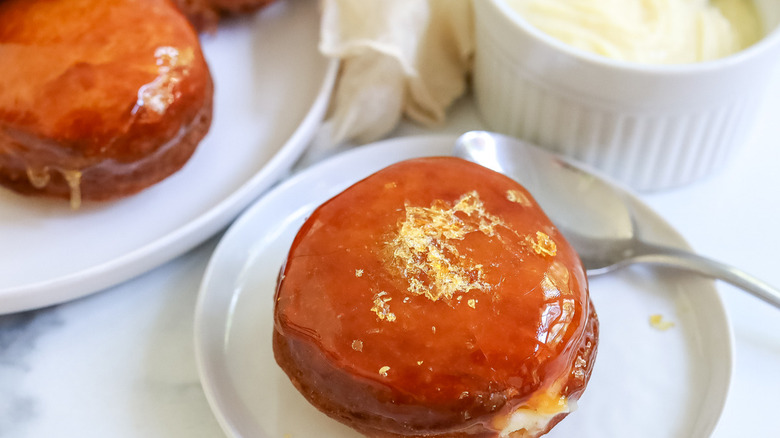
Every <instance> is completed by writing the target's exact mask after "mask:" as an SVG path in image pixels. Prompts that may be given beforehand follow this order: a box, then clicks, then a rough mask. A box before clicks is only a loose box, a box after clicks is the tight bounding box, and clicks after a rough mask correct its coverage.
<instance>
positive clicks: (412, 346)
mask: <svg viewBox="0 0 780 438" xmlns="http://www.w3.org/2000/svg"><path fill="white" fill-rule="evenodd" d="M597 344H598V318H597V316H596V312H595V310H594V308H593V304H592V302H591V299H590V295H589V292H588V283H587V277H586V275H585V272H584V269H583V267H582V263H581V262H580V259H579V257H578V256H577V254H576V252H575V251H574V250H573V249H572V247H571V246H570V245H569V244H568V243H567V242H566V240H565V239H564V237H563V236H562V235H561V234H560V232H559V231H558V230H557V229H556V227H555V226H554V225H553V224H552V223H551V221H550V220H549V218H548V217H547V216H546V215H545V214H544V212H543V211H542V210H541V209H540V207H539V205H538V204H537V203H536V201H535V200H534V199H533V197H532V196H531V195H530V193H528V191H527V190H525V188H523V187H522V186H521V185H519V184H518V183H517V182H515V181H513V180H511V179H510V178H508V177H506V176H504V175H501V174H499V173H496V172H494V171H492V170H489V169H486V168H484V167H481V166H479V165H477V164H474V163H471V162H467V161H464V160H461V159H459V158H455V157H428V158H418V159H412V160H407V161H402V162H400V163H397V164H394V165H391V166H389V167H386V168H384V169H382V170H380V171H378V172H376V173H374V174H372V175H371V176H369V177H367V178H366V179H363V180H361V181H359V182H358V183H356V184H354V185H352V186H351V187H349V188H347V189H346V190H344V191H343V192H341V193H340V194H338V195H336V196H335V197H333V198H332V199H330V200H328V201H327V202H325V203H324V204H322V205H321V206H319V207H318V208H317V209H315V210H314V212H313V213H312V214H311V216H310V217H309V218H308V219H307V220H306V221H305V223H304V224H303V225H302V227H301V228H300V230H299V231H298V233H297V235H296V236H295V238H294V240H293V242H292V245H291V248H290V251H289V254H288V256H287V258H286V261H285V263H284V265H283V267H282V269H281V271H280V275H279V280H278V282H277V288H276V293H275V301H274V328H273V351H274V357H275V359H276V362H277V364H278V365H279V367H280V368H281V369H282V370H283V371H284V373H285V374H286V375H287V377H289V379H290V381H291V382H292V384H293V385H294V386H295V388H296V389H297V390H298V391H299V392H300V393H301V394H302V395H303V396H304V397H305V398H306V399H307V400H308V401H309V402H310V403H311V404H312V405H314V406H315V407H316V408H318V409H319V410H320V411H322V412H324V413H325V414H326V415H328V416H330V417H332V418H334V419H336V420H338V421H340V422H342V423H344V424H346V425H348V426H350V427H352V428H353V429H355V430H357V431H359V432H361V433H363V434H364V435H366V436H369V437H453V438H454V437H513V438H520V437H523V438H532V437H538V436H541V435H543V434H545V433H547V432H548V431H549V430H550V429H551V428H552V427H553V426H554V425H555V424H556V423H558V422H559V421H561V420H562V419H563V418H564V417H565V416H566V415H567V414H568V413H570V412H571V411H572V410H573V409H574V408H575V407H576V404H577V400H578V399H579V397H580V395H581V394H582V392H583V391H584V389H585V387H586V385H587V382H588V380H589V378H590V375H591V371H592V367H593V364H594V361H595V358H596V351H597Z"/></svg>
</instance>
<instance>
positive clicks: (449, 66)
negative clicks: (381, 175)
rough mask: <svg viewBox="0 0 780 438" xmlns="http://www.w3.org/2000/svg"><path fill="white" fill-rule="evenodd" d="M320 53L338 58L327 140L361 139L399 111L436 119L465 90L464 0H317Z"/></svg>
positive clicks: (469, 49)
mask: <svg viewBox="0 0 780 438" xmlns="http://www.w3.org/2000/svg"><path fill="white" fill-rule="evenodd" d="M322 7H323V9H322V22H321V33H320V46H319V49H320V52H321V53H323V54H324V55H325V56H327V57H329V58H337V59H340V60H341V61H342V63H341V72H340V75H339V79H338V81H337V84H336V88H335V90H334V95H333V100H332V102H331V108H330V110H329V115H328V119H327V120H326V126H327V127H328V131H329V133H330V134H329V135H330V137H331V138H330V141H331V142H333V143H334V144H338V143H342V142H344V141H353V142H358V143H365V142H370V141H373V140H376V139H378V138H381V137H383V136H384V135H386V134H388V133H389V132H390V131H391V130H392V129H393V128H394V127H395V126H396V125H397V124H398V122H399V121H400V119H401V117H402V116H406V117H408V118H409V119H411V120H413V121H416V122H418V123H421V124H423V125H426V126H435V125H437V124H440V123H442V122H443V121H444V120H445V117H446V111H447V108H448V106H449V105H450V104H451V103H452V102H453V101H454V100H455V99H456V98H458V97H459V96H460V95H462V94H463V93H464V91H465V90H466V84H467V78H468V75H469V73H470V71H471V65H472V58H473V53H474V29H473V23H472V6H471V0H324V1H323V3H322Z"/></svg>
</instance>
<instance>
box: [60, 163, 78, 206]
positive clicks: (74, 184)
mask: <svg viewBox="0 0 780 438" xmlns="http://www.w3.org/2000/svg"><path fill="white" fill-rule="evenodd" d="M60 173H62V176H63V177H64V178H65V181H67V182H68V187H70V208H72V209H73V210H78V208H79V207H80V206H81V172H80V171H78V170H61V171H60Z"/></svg>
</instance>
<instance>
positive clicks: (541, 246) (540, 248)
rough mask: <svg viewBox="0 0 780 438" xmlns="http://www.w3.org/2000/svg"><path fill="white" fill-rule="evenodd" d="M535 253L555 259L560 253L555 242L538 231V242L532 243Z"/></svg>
mask: <svg viewBox="0 0 780 438" xmlns="http://www.w3.org/2000/svg"><path fill="white" fill-rule="evenodd" d="M531 245H532V247H533V249H534V252H535V253H537V254H539V255H547V256H550V257H554V256H555V254H557V253H558V247H557V245H555V241H553V240H552V238H551V237H550V236H548V235H547V234H545V233H543V232H541V231H537V232H536V240H535V241H532V242H531Z"/></svg>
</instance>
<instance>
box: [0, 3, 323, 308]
mask: <svg viewBox="0 0 780 438" xmlns="http://www.w3.org/2000/svg"><path fill="white" fill-rule="evenodd" d="M318 31H319V11H318V5H317V2H313V1H310V0H285V1H280V2H277V3H275V4H273V5H271V6H270V7H269V8H267V9H265V10H262V11H261V12H259V13H257V14H254V15H252V16H248V17H244V18H242V19H241V20H237V21H232V22H225V23H223V25H222V26H221V27H220V29H219V31H218V32H217V34H216V35H205V36H204V37H203V38H202V40H203V48H204V52H205V54H206V58H207V59H208V61H209V65H210V68H211V71H212V75H213V76H214V81H215V104H214V105H215V106H214V121H213V124H212V126H211V130H210V132H209V134H208V136H207V137H206V138H205V139H204V141H203V142H202V143H201V144H200V146H199V147H198V150H197V151H196V152H195V155H194V156H193V157H192V159H191V160H190V162H189V163H187V165H186V166H185V167H184V168H183V169H182V170H181V171H180V172H178V173H177V174H175V175H173V176H172V177H170V178H168V179H166V180H165V181H163V182H162V183H160V184H158V185H156V186H154V187H152V188H150V189H148V190H146V191H144V192H142V193H140V194H138V195H136V196H133V197H131V198H127V199H124V200H121V201H118V202H113V203H110V204H100V205H85V206H82V208H80V209H79V210H76V211H72V210H70V209H69V207H68V205H67V203H63V202H51V201H49V200H40V199H31V198H25V197H22V196H19V195H17V194H15V193H12V192H10V191H8V190H4V189H0V243H1V244H2V251H0V313H7V312H14V311H19V310H25V309H31V308H35V307H40V306H45V305H49V304H54V303H59V302H62V301H66V300H69V299H73V298H76V297H79V296H83V295H86V294H89V293H91V292H95V291H97V290H100V289H103V288H106V287H108V286H111V285H114V284H117V283H119V282H122V281H124V280H127V279H129V278H131V277H133V276H135V275H138V274H140V273H142V272H144V271H146V270H149V269H151V268H153V267H155V266H157V265H159V264H162V263H163V262H165V261H167V260H169V259H171V258H173V257H175V256H177V255H179V254H181V253H183V252H184V251H186V250H188V249H190V248H192V247H193V246H195V245H196V244H198V243H200V242H202V241H203V240H205V239H206V238H208V237H209V236H211V235H213V234H214V233H215V232H217V231H218V230H220V229H221V228H223V227H224V226H225V225H226V224H228V223H229V221H231V220H232V219H234V218H235V217H236V216H237V215H238V214H239V213H240V212H241V210H243V209H244V208H245V207H246V206H247V205H249V204H250V203H251V202H252V201H253V200H254V199H256V198H257V196H259V195H260V194H261V193H262V192H263V191H264V190H266V189H267V188H268V187H270V186H271V185H272V184H273V183H274V182H276V181H278V180H279V179H280V178H281V177H283V176H285V175H286V174H287V172H288V171H289V169H290V168H291V167H292V165H293V163H294V162H295V160H296V159H297V158H298V157H299V156H300V155H301V154H302V153H303V151H304V149H305V147H306V145H307V144H308V142H309V140H310V139H311V137H312V136H313V134H314V132H315V131H316V129H317V127H318V125H319V122H320V121H321V118H322V116H323V114H324V112H325V109H326V107H327V102H328V99H329V96H330V90H331V88H332V84H333V82H334V79H335V76H336V71H337V64H336V63H335V62H332V63H328V61H327V60H326V59H324V58H323V57H322V56H320V55H319V54H318V52H317V42H318Z"/></svg>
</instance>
